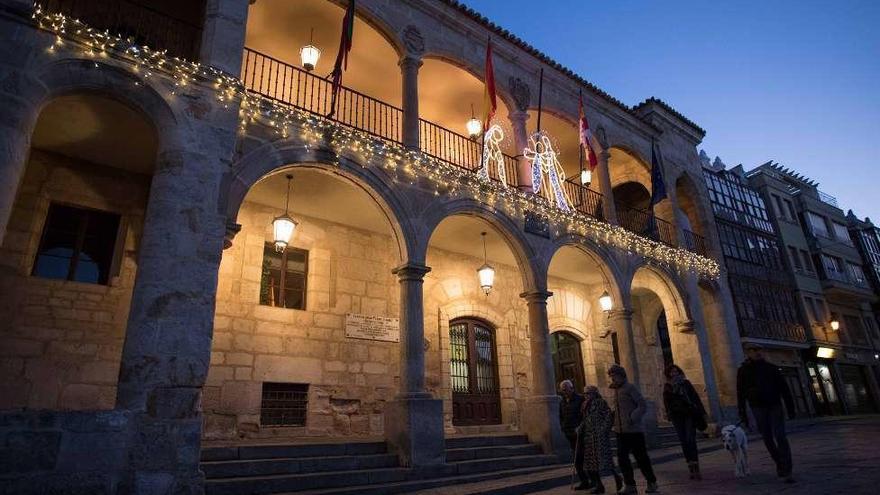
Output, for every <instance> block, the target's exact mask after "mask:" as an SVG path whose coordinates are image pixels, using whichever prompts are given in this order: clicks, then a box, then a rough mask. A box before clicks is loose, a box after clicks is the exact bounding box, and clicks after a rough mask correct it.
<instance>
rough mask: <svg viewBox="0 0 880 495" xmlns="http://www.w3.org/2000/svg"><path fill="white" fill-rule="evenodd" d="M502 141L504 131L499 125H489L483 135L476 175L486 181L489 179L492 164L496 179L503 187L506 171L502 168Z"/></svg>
mask: <svg viewBox="0 0 880 495" xmlns="http://www.w3.org/2000/svg"><path fill="white" fill-rule="evenodd" d="M502 141H504V131H503V130H502V129H501V126H500V125H498V124H494V125H492V126H491V127H489V130H488V131H486V135H485V136H484V137H483V158H482V161H481V163H482V165H481V166H480V170H479V172H477V175H478V176H479V177H480V179H483V180H484V181H487V182H488V181H489V180H490V179H491V175H490V174H489V170H490V167H492V165H493V164H494V165H495V170H496V171H497V173H498V180H499V181H501V184H502V185H503V186H504V187H507V173H506V172H505V170H504V153H502V152H501V143H502Z"/></svg>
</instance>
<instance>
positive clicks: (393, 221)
mask: <svg viewBox="0 0 880 495" xmlns="http://www.w3.org/2000/svg"><path fill="white" fill-rule="evenodd" d="M291 167H293V168H295V167H310V168H317V169H321V170H322V171H326V172H327V173H332V174H337V175H339V176H342V177H343V178H345V179H347V180H349V181H350V182H352V183H353V184H354V185H356V186H357V187H358V188H360V189H361V190H363V191H364V192H365V193H366V194H367V195H369V196H370V197H371V198H372V199H373V201H375V203H376V205H377V206H378V207H379V209H380V210H381V211H382V213H383V215H384V216H385V217H386V218H387V219H388V221H389V224H390V225H391V226H392V231H393V232H394V237H395V240H396V244H397V248H398V255H399V256H398V257H399V259H400V260H401V261H423V260H424V258H423V256H424V252H420V251H419V250H418V248H416V244H415V238H416V236H415V235H414V233H413V227H412V225H411V224H410V221H409V218H410V217H411V215H410V213H409V208H408V206H407V201H406V199H405V198H403V197H401V196H400V195H399V194H398V193H397V192H395V191H396V189H394V188H393V187H391V186H390V185H389V184H388V181H387V178H386V177H385V176H383V175H382V174H381V172H377V169H375V168H370V167H365V166H363V165H362V162H361V159H360V158H359V157H357V156H355V155H352V154H347V153H346V154H342V155H336V154H335V153H334V152H333V151H331V150H329V149H327V148H308V147H305V146H303V145H301V144H300V143H299V142H297V141H295V140H292V139H291V140H286V141H277V142H272V143H265V144H263V145H261V146H259V147H257V148H256V149H253V150H251V151H250V152H248V153H246V154H245V155H244V156H243V157H242V158H241V159H240V160H239V161H238V162H236V163H235V164H234V165H233V167H232V171H231V172H230V173H229V174H227V175H226V176H225V177H224V186H223V187H222V189H221V195H220V202H219V204H218V205H217V206H218V211H219V212H220V213H222V214H225V215H226V218H227V227H228V228H234V223H235V220H236V218H237V216H238V211H239V208H240V207H241V204H242V202H243V201H244V198H245V196H246V195H247V193H248V191H249V190H250V188H251V187H252V186H253V185H254V184H256V183H257V182H258V181H259V180H261V179H262V178H263V177H266V176H267V175H269V174H271V173H272V172H275V171H278V170H281V169H284V168H291ZM415 253H419V254H420V255H421V256H422V258H412V256H413V255H414V254H415Z"/></svg>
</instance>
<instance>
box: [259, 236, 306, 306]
mask: <svg viewBox="0 0 880 495" xmlns="http://www.w3.org/2000/svg"><path fill="white" fill-rule="evenodd" d="M308 265H309V252H308V251H304V250H302V249H295V248H292V247H290V246H288V247H287V249H285V250H284V252H282V253H279V252H278V251H276V250H275V246H274V245H273V244H271V243H268V242H267V243H266V246H265V247H264V248H263V276H262V278H261V281H260V304H262V305H264V306H275V307H278V308H291V309H306V275H307V272H308Z"/></svg>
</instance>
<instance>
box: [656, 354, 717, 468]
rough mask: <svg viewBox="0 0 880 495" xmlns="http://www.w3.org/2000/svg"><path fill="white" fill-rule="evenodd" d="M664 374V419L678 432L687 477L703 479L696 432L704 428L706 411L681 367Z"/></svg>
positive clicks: (669, 369)
mask: <svg viewBox="0 0 880 495" xmlns="http://www.w3.org/2000/svg"><path fill="white" fill-rule="evenodd" d="M664 374H665V375H666V385H665V386H664V387H663V404H664V405H665V406H666V418H667V419H669V420H670V421H672V424H673V425H674V426H675V432H676V433H678V440H679V442H681V450H682V451H683V452H684V458H685V460H686V461H687V463H688V470H689V471H690V474H691V476H690V478H691V479H692V480H701V479H703V477H702V475H701V474H700V461H699V459H698V457H697V430H700V431H703V430H705V429H706V426H707V425H706V409H705V408H704V407H703V401H701V400H700V396H699V395H698V394H697V391H696V389H694V386H693V385H692V384H691V382H690V381H688V379H687V378H686V377H685V376H684V371H682V370H681V368H679V367H678V366H676V365H674V364H670V365H669V366H667V367H666V371H665V373H664Z"/></svg>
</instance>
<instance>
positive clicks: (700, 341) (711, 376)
mask: <svg viewBox="0 0 880 495" xmlns="http://www.w3.org/2000/svg"><path fill="white" fill-rule="evenodd" d="M683 278H684V282H685V283H684V285H685V290H686V291H687V297H686V298H685V300H686V301H687V303H688V306H690V308H689V311H690V314H691V319H692V320H691V321H688V322H682V323H684V324H685V326H683V327H682V326H680V325H676V327H677V328H676V330H677V331H681V332H682V333H685V334H688V333H691V332H693V334H694V335H695V337H696V340H697V342H696V343H697V346H696V347H697V352H699V353H700V355H699V359H698V360H691V361H694V362H695V364H696V362H699V364H700V367H701V368H702V369H701V371H702V374H703V383H704V384H705V385H706V399H707V401H708V403H707V404H706V409H707V410H708V412H709V414H710V415H711V417H712V418H714V419H715V420H716V421H718V420H720V419H721V416H720V414H721V407H720V400H719V394H718V383H717V381H716V375H715V364H714V363H713V359H712V345H711V343H710V342H709V335H708V333H709V327H708V326H707V324H706V316H705V314H704V313H703V308H705V307H706V305H705V304H704V303H702V302H701V300H700V289H699V285H698V281H697V276H696V275H695V274H693V273H688V274H685V275H684V276H683ZM715 345H724V343H717V344H715ZM734 369H736V368H735V367H734ZM733 386H734V387H735V386H736V383H735V382H734V383H733Z"/></svg>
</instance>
